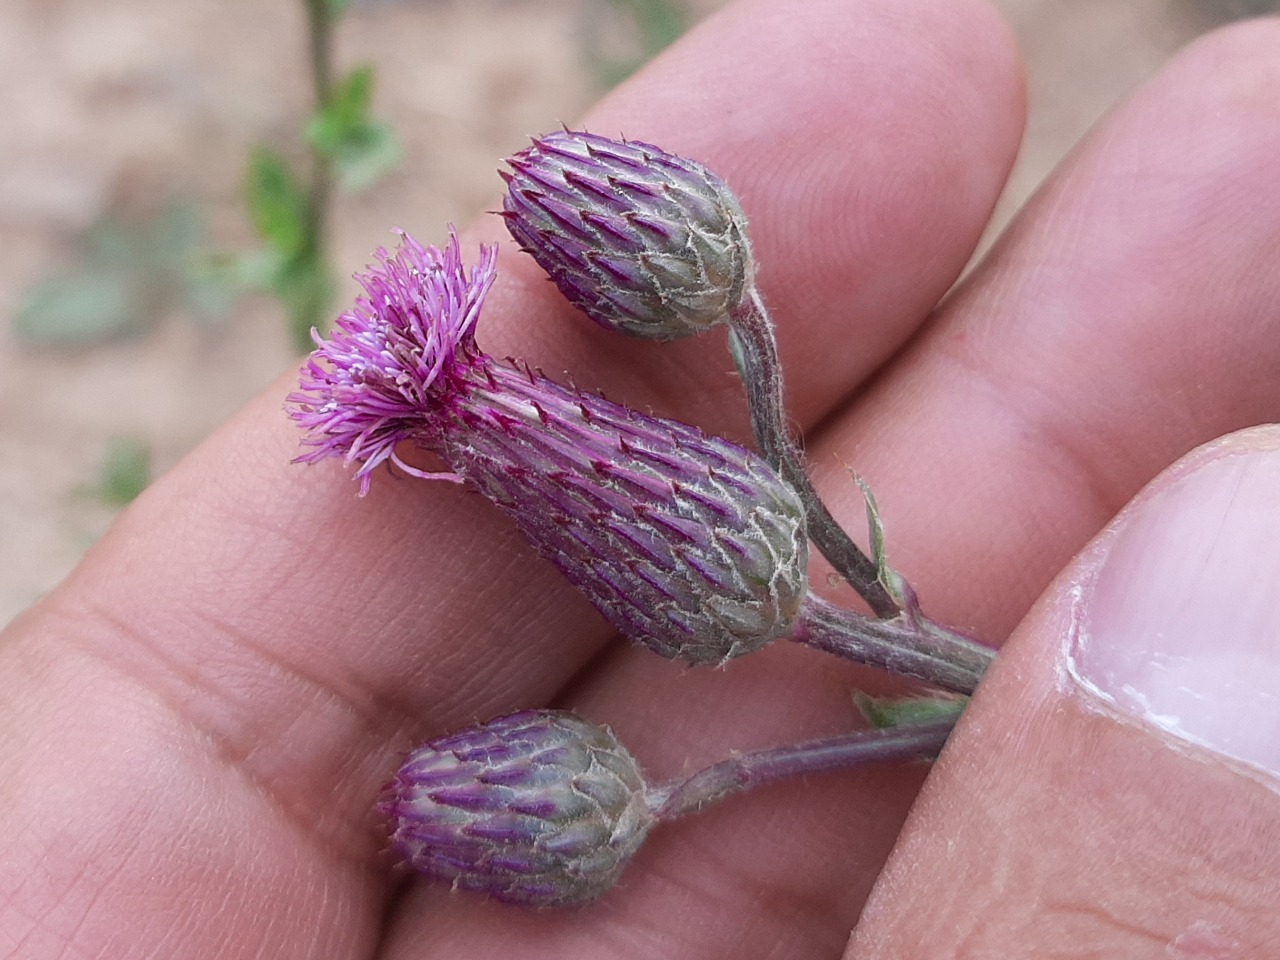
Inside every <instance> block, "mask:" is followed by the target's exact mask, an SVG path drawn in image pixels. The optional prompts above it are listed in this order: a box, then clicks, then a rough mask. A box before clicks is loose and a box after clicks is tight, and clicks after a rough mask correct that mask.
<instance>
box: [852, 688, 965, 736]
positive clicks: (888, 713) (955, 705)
mask: <svg viewBox="0 0 1280 960" xmlns="http://www.w3.org/2000/svg"><path fill="white" fill-rule="evenodd" d="M853 702H854V705H855V706H856V707H857V708H858V712H860V713H861V714H862V715H863V716H864V717H866V719H867V722H868V723H869V724H871V726H873V727H875V728H876V729H881V730H882V729H884V728H886V727H902V726H909V725H911V724H917V723H933V722H935V721H938V720H950V719H951V718H952V717H958V716H960V714H962V713H963V712H964V708H965V707H967V706H968V705H969V698H968V697H961V696H953V697H949V696H936V697H869V696H867V695H866V694H865V693H855V694H854V695H853Z"/></svg>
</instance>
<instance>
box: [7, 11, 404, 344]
mask: <svg viewBox="0 0 1280 960" xmlns="http://www.w3.org/2000/svg"><path fill="white" fill-rule="evenodd" d="M303 2H304V5H305V7H306V13H307V25H308V41H309V44H308V47H309V61H310V72H311V80H312V88H313V93H314V104H315V106H314V109H313V112H312V114H311V115H310V116H309V117H308V118H307V120H306V122H305V124H304V127H303V130H302V135H301V137H300V140H302V141H303V142H305V144H306V148H307V150H308V152H309V158H308V163H307V165H306V169H305V170H304V171H302V172H299V170H298V169H296V168H295V165H294V164H293V163H291V162H290V160H289V159H288V158H287V157H286V156H285V154H284V153H282V152H280V151H279V150H276V149H274V148H272V147H267V146H259V147H257V148H255V149H254V150H253V151H252V153H251V155H250V157H249V162H248V170H247V174H246V200H247V204H248V208H249V214H250V217H251V219H252V221H253V225H254V228H255V230H256V231H257V234H258V236H259V238H260V239H261V240H262V242H263V248H262V249H260V250H256V251H251V252H237V253H227V252H214V251H212V250H211V249H210V248H209V246H208V243H207V240H206V236H205V234H206V230H205V223H204V217H203V215H202V213H201V211H200V209H199V208H198V207H197V205H196V204H195V203H193V202H192V201H191V200H189V199H174V200H171V201H169V202H168V203H165V204H164V205H162V206H161V207H160V209H159V210H158V212H155V213H152V214H150V215H148V216H143V217H138V216H136V215H135V216H130V215H128V214H127V213H122V212H118V211H115V210H112V211H109V212H108V213H106V214H104V215H103V216H102V217H100V218H99V219H98V220H97V221H96V222H95V223H94V224H93V225H92V226H90V227H89V229H88V230H86V231H85V233H84V235H83V236H82V237H81V238H80V241H79V247H80V250H79V256H78V258H77V259H76V261H75V262H74V263H72V264H71V265H69V266H68V267H66V268H64V269H62V270H60V271H57V272H55V273H53V274H52V275H51V276H49V277H48V278H47V279H45V280H43V281H41V282H39V283H37V284H36V285H35V286H33V287H32V288H31V289H30V290H29V291H28V292H27V294H26V296H25V298H24V299H23V301H22V302H21V303H20V305H19V307H18V309H17V311H16V313H15V315H14V320H13V328H14V332H15V333H16V334H17V335H18V336H19V337H20V338H21V339H23V340H24V341H26V342H29V343H34V344H39V345H44V346H57V347H89V346H94V345H96V344H99V343H102V342H105V341H108V340H112V339H117V338H120V337H125V336H132V335H138V334H142V333H145V332H147V331H148V330H150V329H151V328H152V327H154V326H155V324H156V323H157V322H158V321H159V320H160V319H161V318H162V317H164V316H165V315H166V314H168V313H171V312H174V311H180V312H182V313H184V314H187V315H189V316H193V317H195V318H196V319H197V320H202V321H211V320H213V319H216V318H218V317H220V316H222V315H224V314H225V313H226V312H227V310H229V309H230V307H231V305H232V304H233V303H234V301H235V299H236V298H237V297H238V296H240V295H241V294H243V293H245V292H247V291H251V290H261V291H266V292H268V293H270V294H272V295H273V296H275V297H276V298H277V299H279V300H280V302H281V303H282V305H283V306H284V308H285V311H286V315H287V318H288V326H289V333H290V340H291V342H292V343H293V345H294V347H295V348H296V349H297V350H298V352H300V353H305V352H306V351H307V350H309V349H310V348H311V328H312V327H313V326H314V327H320V328H323V327H324V326H325V325H326V321H327V319H328V317H327V312H328V310H329V307H330V303H331V301H332V298H333V294H334V290H335V287H336V284H335V282H334V271H333V269H332V267H331V266H330V264H329V262H328V257H327V244H326V231H327V227H328V221H329V210H330V207H331V206H332V203H333V196H334V192H335V189H336V188H341V189H344V190H350V191H359V190H363V189H366V188H367V187H369V186H370V185H371V184H373V183H374V182H375V181H376V180H377V179H378V178H379V177H381V176H382V175H383V174H385V173H386V172H387V171H389V170H390V169H392V168H393V167H394V166H395V165H396V164H397V163H398V162H399V159H400V147H399V144H398V142H397V140H396V138H395V135H394V133H393V132H392V130H391V128H390V127H389V126H388V125H387V124H385V123H380V122H378V121H376V120H374V119H373V117H372V114H371V107H372V102H373V90H374V70H373V67H371V66H368V65H364V66H360V67H357V68H355V69H354V70H352V71H351V72H350V73H348V74H347V75H346V76H344V77H340V78H335V77H334V71H333V66H332V60H333V30H334V27H335V26H336V25H337V23H338V21H339V20H340V19H341V17H342V15H343V14H344V13H345V12H346V10H347V8H348V7H349V6H350V3H351V0H303Z"/></svg>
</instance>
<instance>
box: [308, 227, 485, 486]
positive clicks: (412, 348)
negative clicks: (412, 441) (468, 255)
mask: <svg viewBox="0 0 1280 960" xmlns="http://www.w3.org/2000/svg"><path fill="white" fill-rule="evenodd" d="M496 255H497V250H496V247H493V246H485V247H481V253H480V262H479V264H478V265H477V266H476V267H475V268H474V269H473V270H472V272H471V274H470V276H468V275H467V272H466V269H465V267H464V265H463V263H462V254H461V251H460V249H459V246H458V237H457V234H456V233H454V232H453V231H452V230H450V236H449V242H448V243H447V244H446V245H445V247H444V249H443V250H441V249H439V248H437V247H434V246H425V247H424V246H423V245H422V244H420V243H418V241H416V240H414V239H413V238H412V237H410V236H409V235H408V234H404V233H402V234H401V242H400V247H399V249H398V250H397V251H396V253H395V255H391V254H388V253H387V251H386V250H383V249H379V250H378V251H377V253H376V254H375V256H376V259H377V265H376V266H374V267H372V268H371V269H370V270H368V271H367V272H366V273H363V274H360V275H358V276H357V279H358V280H359V281H360V284H361V286H363V287H364V291H365V292H364V295H363V296H361V297H360V298H359V299H358V300H357V301H356V305H355V308H354V309H353V310H351V311H349V312H347V313H344V314H343V315H342V316H340V317H339V318H338V321H337V323H336V325H335V329H334V330H333V332H332V333H331V334H330V335H329V336H328V337H327V338H324V337H321V336H319V334H317V333H315V332H313V334H312V336H313V339H314V340H315V342H316V350H315V351H314V352H313V353H312V354H311V356H310V357H309V358H308V359H307V362H306V364H305V365H304V367H303V369H302V376H301V382H300V384H299V389H298V390H297V391H296V392H294V393H292V394H290V396H289V398H288V401H287V402H288V404H289V409H290V414H291V415H292V416H293V418H294V420H296V421H297V422H298V423H299V425H301V426H302V427H303V428H304V429H305V430H306V437H305V439H304V440H303V443H304V444H305V445H306V446H308V447H310V449H309V450H308V451H306V452H305V453H303V454H302V455H301V456H300V457H299V458H298V459H299V460H302V461H306V462H314V461H318V460H322V459H324V458H326V457H332V456H338V457H341V458H342V460H343V462H344V463H347V464H351V463H357V464H359V467H358V469H357V470H356V477H357V478H358V479H359V481H360V492H361V494H364V493H366V492H367V491H368V489H369V481H370V476H371V474H372V473H373V471H374V470H375V469H376V468H377V467H378V466H379V464H381V463H383V462H385V461H387V460H397V458H396V454H395V447H396V445H397V444H398V443H400V442H401V441H402V440H406V439H409V438H411V437H413V436H414V435H415V434H416V433H417V431H418V430H419V429H420V428H421V425H422V421H423V417H424V413H425V412H426V411H428V410H429V409H430V408H431V406H432V404H433V402H434V399H433V398H434V397H435V396H439V395H442V394H443V393H445V392H446V391H447V390H448V389H449V386H448V383H449V380H450V378H451V377H453V376H456V375H457V373H458V368H459V367H465V366H466V365H467V363H468V362H470V361H471V360H472V359H473V357H474V354H475V344H474V328H475V324H476V320H477V319H478V318H479V316H480V310H481V308H482V307H483V305H484V298H485V295H486V294H487V293H488V291H489V287H490V286H491V285H492V283H493V278H494V274H495V266H494V263H495V259H496ZM397 462H398V461H397Z"/></svg>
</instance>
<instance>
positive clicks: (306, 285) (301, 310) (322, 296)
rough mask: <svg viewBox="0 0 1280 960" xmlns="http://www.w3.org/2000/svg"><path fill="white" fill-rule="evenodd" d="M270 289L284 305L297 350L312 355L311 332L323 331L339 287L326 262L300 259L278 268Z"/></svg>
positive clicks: (309, 258) (311, 257)
mask: <svg viewBox="0 0 1280 960" xmlns="http://www.w3.org/2000/svg"><path fill="white" fill-rule="evenodd" d="M269 289H270V290H271V292H272V293H273V294H274V295H275V296H276V297H277V298H278V299H279V300H280V302H281V303H282V304H284V308H285V311H286V312H287V313H288V316H289V334H290V339H291V340H292V341H293V346H294V349H295V350H297V351H298V352H299V353H307V352H309V351H310V350H311V349H312V348H313V347H314V346H315V345H314V344H313V343H312V342H311V330H312V328H313V327H314V328H316V329H317V330H320V331H321V332H323V331H324V330H325V329H326V328H327V326H328V320H329V309H330V306H331V304H332V303H333V298H334V295H335V294H336V293H337V289H338V285H337V282H336V281H335V280H334V278H333V275H332V273H331V272H330V270H329V267H328V265H327V264H326V263H324V262H323V261H321V260H320V258H318V257H315V256H299V257H295V258H293V259H292V260H289V261H286V262H283V263H281V264H280V265H279V269H278V270H277V271H276V273H275V275H274V277H272V279H271V283H270V287H269Z"/></svg>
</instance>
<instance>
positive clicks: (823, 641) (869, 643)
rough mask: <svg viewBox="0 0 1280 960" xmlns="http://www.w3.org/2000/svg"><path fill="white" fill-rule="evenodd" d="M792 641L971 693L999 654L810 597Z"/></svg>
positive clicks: (919, 625)
mask: <svg viewBox="0 0 1280 960" xmlns="http://www.w3.org/2000/svg"><path fill="white" fill-rule="evenodd" d="M791 639H792V640H794V641H796V642H797V643H802V644H804V645H805V646H809V647H814V648H816V649H818V650H824V651H826V652H827V653H833V654H835V655H836V656H839V657H843V658H845V659H846V660H853V661H855V662H857V663H863V664H867V665H868V666H872V667H878V668H879V669H881V670H887V671H888V672H890V673H894V674H897V675H898V676H903V677H910V678H912V679H914V680H922V681H924V682H925V683H929V684H932V685H933V686H935V687H941V688H942V689H944V690H952V691H954V692H956V693H965V694H968V693H972V692H973V691H974V689H976V688H977V686H978V681H979V680H981V679H982V675H983V674H984V673H985V672H986V670H987V667H989V666H990V665H991V662H992V661H993V660H994V659H995V656H996V651H995V650H994V649H992V648H991V647H988V646H986V645H985V644H982V643H979V642H978V641H977V640H974V639H973V638H972V637H966V636H965V635H963V634H961V633H958V632H956V631H954V630H950V629H948V628H946V627H942V626H939V625H938V624H936V623H933V622H932V621H930V620H926V619H925V618H923V617H914V616H910V615H903V616H900V617H895V618H894V619H892V620H873V619H871V618H870V617H865V616H863V615H862V614H859V613H855V612H854V611H852V610H844V609H842V608H840V607H837V606H835V605H834V604H831V603H828V602H827V601H826V600H823V599H822V598H821V597H817V596H814V595H813V594H810V595H809V596H808V597H807V598H806V599H805V603H804V609H803V611H802V614H801V620H800V624H799V626H798V627H797V628H796V630H795V632H794V633H793V634H792V635H791Z"/></svg>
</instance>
